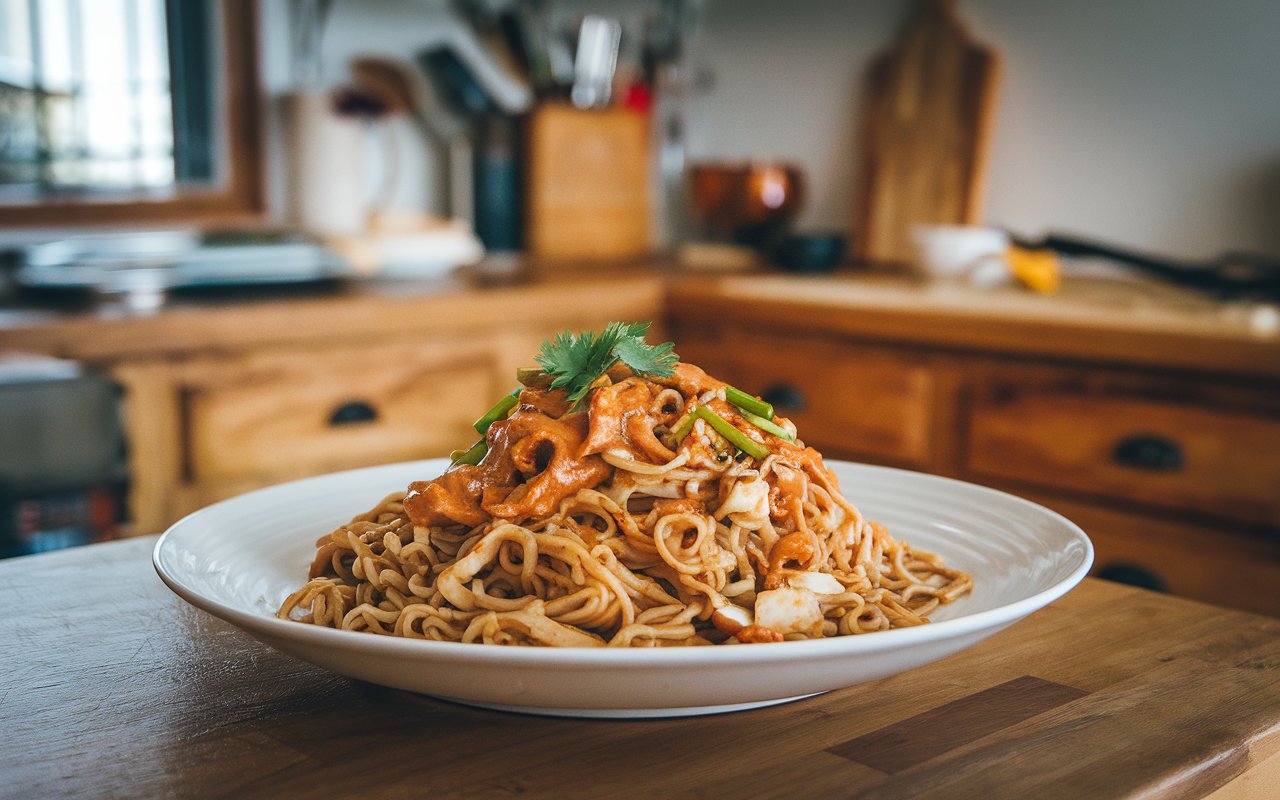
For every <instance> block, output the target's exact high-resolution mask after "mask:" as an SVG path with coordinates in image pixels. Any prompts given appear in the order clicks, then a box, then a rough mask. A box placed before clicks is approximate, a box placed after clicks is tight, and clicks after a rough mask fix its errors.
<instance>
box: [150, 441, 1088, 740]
mask: <svg viewBox="0 0 1280 800" xmlns="http://www.w3.org/2000/svg"><path fill="white" fill-rule="evenodd" d="M445 463H446V462H444V461H442V460H433V461H420V462H413V463H405V464H390V465H387V466H381V467H373V468H369V469H360V470H353V471H350V472H341V473H336V474H333V475H324V476H321V477H317V478H308V479H305V480H301V481H295V482H293V483H286V484H282V485H280V486H274V487H271V488H268V489H262V490H260V491H256V492H252V493H250V494H246V495H242V496H240V497H236V498H232V499H230V500H226V501H223V502H221V503H217V504H216V505H212V506H210V507H208V508H206V509H203V510H201V511H197V512H196V513H194V514H192V515H191V516H189V517H187V518H185V519H183V520H181V521H180V522H178V523H177V524H175V525H174V526H173V527H171V528H170V529H169V530H168V531H167V532H166V533H165V534H164V536H162V537H161V538H160V541H159V542H158V543H157V544H156V548H155V552H154V554H153V561H154V563H155V567H156V571H157V572H159V573H160V577H161V579H163V580H164V582H165V583H166V584H168V585H169V587H170V588H171V589H173V591H175V592H177V593H178V594H179V595H180V596H181V597H182V598H184V599H185V600H187V601H188V602H190V603H192V604H193V605H195V606H197V607H199V608H202V609H204V610H205V611H208V612H209V613H211V614H213V615H214V616H217V617H221V618H222V619H224V620H226V621H228V622H230V623H231V624H233V625H236V626H238V627H240V628H242V629H244V630H245V631H247V632H248V633H250V634H251V635H253V636H254V637H256V638H257V639H259V640H260V641H262V642H265V643H266V644H268V645H271V646H272V647H275V648H278V649H279V650H282V651H283V652H285V653H288V654H290V655H293V656H296V657H297V658H300V659H303V660H306V661H309V662H311V663H313V664H317V665H319V666H321V667H325V668H326V669H330V670H333V671H335V672H338V673H341V674H343V675H348V676H350V677H353V678H359V679H361V680H365V681H370V682H372V683H377V684H382V685H385V686H391V687H395V688H398V689H406V690H408V691H412V692H420V693H423V694H428V695H433V696H436V697H440V698H445V699H448V700H454V701H458V702H463V703H471V704H475V705H482V706H487V707H491V708H501V709H508V710H513V711H524V712H530V713H540V714H556V715H564V716H581V717H646V716H682V715H691V714H708V713H717V712H722V711H734V710H738V709H744V708H753V707H756V706H763V705H770V704H773V703H781V702H786V701H788V700H795V699H798V698H801V697H805V696H808V695H812V694H817V693H819V692H826V691H831V690H833V689H840V688H844V687H846V686H853V685H854V684H858V683H863V682H865V681H871V680H876V679H878V678H884V677H887V676H889V675H894V674H896V673H899V672H903V671H905V670H909V669H912V668H914V667H918V666H920V665H922V664H927V663H929V662H931V661H935V660H937V659H940V658H943V657H945V656H948V655H951V654H952V653H955V652H957V651H959V650H962V649H964V648H966V647H969V646H970V645H973V644H976V643H977V642H979V641H981V640H983V639H985V638H987V637H988V636H991V635H992V634H994V633H996V632H997V631H999V630H1001V629H1002V628H1004V627H1006V626H1008V625H1010V624H1011V623H1013V622H1016V621H1017V620H1019V619H1021V618H1023V617H1024V616H1026V615H1027V614H1030V613H1031V612H1032V611H1035V610H1037V609H1039V608H1041V607H1043V606H1045V605H1047V604H1048V603H1050V602H1052V601H1053V600H1055V599H1057V598H1058V597H1061V596H1062V595H1063V594H1065V593H1066V592H1067V591H1068V590H1070V589H1071V588H1072V587H1073V586H1075V585H1076V584H1077V583H1079V582H1080V580H1081V579H1082V578H1083V577H1084V576H1085V573H1086V572H1088V570H1089V567H1090V565H1091V564H1092V563H1093V546H1092V545H1091V544H1090V542H1089V539H1088V537H1087V536H1085V534H1084V532H1083V531H1081V530H1080V529H1079V528H1078V527H1076V526H1075V525H1074V524H1072V523H1071V522H1069V521H1068V520H1066V519H1064V518H1063V517H1061V516H1059V515H1058V514H1055V513H1053V512H1052V511H1049V510H1048V509H1046V508H1043V507H1041V506H1038V505H1036V504H1034V503H1031V502H1028V501H1026V500H1022V499H1020V498H1018V497H1014V496H1013V495H1009V494H1005V493H1003V492H998V491H995V490H993V489H987V488H984V487H981V486H975V485H973V484H969V483H962V482H960V481H955V480H950V479H947V478H939V477H936V476H932V475H923V474H920V473H915V472H906V471H903V470H896V469H888V468H885V467H873V466H867V465H861V464H849V463H841V462H828V464H829V466H831V467H832V469H834V470H835V472H836V474H837V476H839V478H840V486H841V488H842V489H843V490H844V494H845V496H846V497H848V498H849V500H850V501H852V502H853V503H854V504H855V505H857V506H858V507H859V508H860V509H861V510H862V512H863V514H865V515H866V516H868V517H869V518H871V519H875V520H878V521H880V522H883V523H885V524H886V525H888V527H889V531H890V533H891V534H892V535H893V536H894V537H895V538H900V539H905V540H906V541H907V542H909V543H910V544H911V545H913V546H915V547H918V548H920V549H924V550H929V551H932V552H936V553H939V554H940V555H942V557H943V558H944V559H945V561H946V563H947V564H948V565H951V566H954V567H957V568H960V569H963V570H966V571H968V572H971V573H973V575H974V583H975V586H974V589H973V592H972V594H970V595H969V596H967V597H964V598H962V599H960V600H958V601H957V602H955V603H954V604H952V605H950V606H944V607H942V608H941V609H940V610H939V611H938V612H937V613H936V614H935V615H934V617H933V619H934V623H933V624H930V625H923V626H920V627H915V628H902V629H897V630H891V631H882V632H879V633H872V634H866V635H862V636H844V637H838V638H832V639H824V640H818V641H802V642H779V643H776V644H752V645H736V646H735V645H728V646H719V647H680V648H659V649H606V648H601V649H596V648H565V649H555V648H525V647H497V646H493V645H480V644H459V643H456V642H428V641H422V640H412V639H401V638H396V637H390V636H378V635H375V634H369V633H356V632H351V631H337V630H332V629H329V628H321V627H316V626H312V625H302V624H299V623H297V622H288V621H284V620H280V619H277V618H276V617H275V610H276V609H277V608H278V607H279V605H280V603H281V601H282V600H283V599H284V598H285V597H286V596H287V595H288V594H289V593H290V592H292V591H293V590H295V589H297V588H298V587H299V586H301V585H302V583H303V582H304V581H305V579H306V573H307V567H308V565H309V564H310V563H311V560H312V556H313V555H314V552H315V540H316V539H317V538H319V537H320V536H322V535H324V534H325V533H327V532H328V531H330V530H332V529H333V528H335V527H337V525H338V524H340V523H342V522H345V521H346V520H349V519H350V518H352V517H353V516H355V515H357V514H359V513H363V512H364V511H367V510H368V509H370V508H372V507H373V506H374V505H375V504H376V503H377V502H378V501H379V500H380V499H381V498H382V497H383V496H385V495H386V494H388V493H389V492H391V491H394V490H396V489H400V488H404V487H407V486H408V485H409V483H410V482H411V481H413V480H420V479H425V478H431V477H433V476H435V475H437V474H439V473H440V471H441V470H442V469H443V468H444V466H445Z"/></svg>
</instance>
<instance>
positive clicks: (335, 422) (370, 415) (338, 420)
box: [329, 400, 378, 428]
mask: <svg viewBox="0 0 1280 800" xmlns="http://www.w3.org/2000/svg"><path fill="white" fill-rule="evenodd" d="M377 418H378V410H377V409H375V408H374V407H373V406H371V405H369V404H368V403H366V402H364V401H363V400H352V401H351V402H349V403H343V404H342V405H340V406H338V407H337V408H335V409H334V410H333V412H332V413H331V414H329V425H330V427H333V428H336V427H338V426H340V425H359V424H360V423H362V422H373V421H374V420H375V419H377Z"/></svg>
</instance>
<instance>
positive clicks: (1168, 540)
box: [1023, 491, 1280, 617]
mask: <svg viewBox="0 0 1280 800" xmlns="http://www.w3.org/2000/svg"><path fill="white" fill-rule="evenodd" d="M1023 493H1024V494H1027V495H1028V497H1029V499H1031V500H1033V501H1036V502H1038V503H1041V504H1043V505H1045V506H1048V507H1049V508H1052V509H1053V510H1054V511H1057V512H1058V513H1060V514H1062V515H1063V516H1065V517H1067V518H1068V519H1070V520H1071V521H1072V522H1074V523H1076V524H1077V525H1079V526H1080V527H1081V528H1083V529H1084V531H1085V533H1087V534H1088V535H1089V538H1090V539H1091V540H1092V541H1093V546H1094V549H1095V558H1094V562H1093V570H1092V574H1093V575H1095V576H1100V577H1107V578H1111V579H1113V580H1120V581H1122V582H1124V583H1132V584H1136V585H1139V586H1145V587H1146V588H1157V589H1160V590H1164V591H1168V592H1170V593H1172V594H1176V595H1178V596H1180V597H1189V598H1191V599H1193V600H1199V601H1201V602H1204V603H1211V604H1213V605H1217V606H1228V607H1230V608H1238V609H1241V610H1243V611H1253V612H1257V613H1261V614H1270V615H1271V616H1274V617H1280V592H1275V591H1268V588H1269V587H1274V586H1280V541H1277V540H1275V539H1273V538H1266V537H1253V536H1244V535H1240V534H1238V533H1236V532H1234V531H1232V530H1230V529H1229V528H1226V529H1224V528H1212V527H1205V526H1202V525H1196V524H1192V523H1187V522H1185V521H1182V520H1176V519H1160V518H1157V517H1154V516H1151V515H1142V514H1132V513H1126V512H1124V511H1116V510H1111V509H1103V508H1098V507H1097V506H1092V505H1089V504H1087V503H1081V502H1072V501H1066V500H1062V499H1061V498H1058V497H1053V496H1050V495H1041V494H1037V493H1035V492H1034V491H1033V492H1023Z"/></svg>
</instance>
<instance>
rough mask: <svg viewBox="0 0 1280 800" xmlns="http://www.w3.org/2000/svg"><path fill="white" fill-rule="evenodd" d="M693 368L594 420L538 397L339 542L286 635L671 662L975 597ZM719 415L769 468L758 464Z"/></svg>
mask: <svg viewBox="0 0 1280 800" xmlns="http://www.w3.org/2000/svg"><path fill="white" fill-rule="evenodd" d="M725 388H726V387H725V385H724V384H723V383H721V382H719V381H716V380H715V379H713V378H710V377H709V376H707V375H706V374H705V373H703V372H702V371H701V370H699V369H697V368H696V367H692V366H690V365H687V364H680V365H678V367H677V370H676V374H675V376H673V377H672V378H670V379H651V378H647V377H641V376H634V375H629V376H628V375H622V376H619V380H616V381H614V382H612V383H611V384H609V385H606V386H602V387H600V388H597V389H595V390H593V392H592V394H591V395H590V396H589V398H588V400H589V402H588V403H587V404H586V407H585V409H582V410H572V411H571V410H570V409H568V408H566V403H564V401H563V398H562V397H560V398H557V397H556V396H555V395H556V394H561V395H562V394H563V393H562V392H560V393H557V392H547V391H542V390H536V389H530V390H526V391H525V392H524V393H523V394H522V395H521V397H520V403H519V405H517V407H516V408H515V409H514V410H513V412H512V413H511V414H510V416H509V417H508V418H507V419H505V420H502V421H500V422H497V423H495V424H494V425H493V426H492V427H491V428H490V429H489V432H488V443H489V450H488V453H487V455H486V456H485V458H484V460H483V461H482V462H481V463H480V464H478V465H455V466H453V467H451V468H450V469H449V470H448V471H446V473H445V474H444V475H442V476H441V477H440V478H437V479H435V480H433V481H425V482H419V483H415V484H413V485H412V486H411V487H409V490H408V491H407V492H406V491H399V492H396V493H394V494H391V495H389V496H387V497H386V498H384V499H383V500H382V502H380V503H379V504H378V505H377V507H375V508H374V509H372V510H371V511H369V512H368V513H366V514H363V515H361V516H359V517H356V518H355V519H354V520H352V521H351V522H349V523H347V524H345V525H342V526H340V527H339V528H337V529H336V530H334V531H333V532H332V533H330V534H328V535H327V536H324V537H322V538H321V539H320V540H319V542H318V543H317V547H318V551H317V553H316V557H315V561H314V563H313V564H312V567H311V571H310V580H309V581H308V582H307V583H306V585H304V586H303V587H302V588H301V589H299V590H298V591H296V592H294V593H293V594H292V595H290V596H289V597H288V598H287V599H286V600H285V601H284V603H283V604H282V606H281V608H280V609H279V612H278V616H280V617H281V618H283V619H293V620H297V621H300V622H305V623H310V624H315V625H323V626H328V627H332V628H340V629H346V630H353V631H367V632H371V633H377V634H386V635H394V636H403V637H410V638H423V639H435V640H442V641H455V642H483V643H492V644H511V645H542V646H561V647H563V646H605V645H608V646H620V647H637V646H641V647H643V646H670V645H692V644H719V643H738V642H771V641H782V640H786V639H805V638H819V637H829V636H842V635H848V634H859V633H867V632H871V631H881V630H886V629H889V628H897V627H904V626H911V625H919V624H922V623H925V622H927V621H928V619H927V616H928V615H929V614H930V613H932V612H933V610H934V609H935V608H937V606H938V605H939V604H941V603H949V602H951V601H952V600H954V599H956V598H957V597H959V596H961V595H963V594H965V593H966V592H968V591H969V589H970V588H971V586H972V579H971V577H970V576H969V575H968V574H966V573H963V572H960V571H958V570H954V569H950V568H948V567H946V566H945V565H944V564H943V563H942V562H941V560H940V559H939V558H938V557H937V556H936V555H933V554H931V553H925V552H921V551H918V550H913V549H912V548H910V547H909V546H908V545H907V544H905V543H904V542H901V541H897V540H895V539H894V538H893V537H892V536H890V534H889V532H888V531H887V530H886V529H885V528H884V526H882V525H880V524H878V523H875V522H871V521H868V520H866V519H864V518H863V516H862V515H861V514H860V513H859V512H858V509H857V508H855V507H854V506H853V505H852V504H851V503H850V502H849V501H848V500H846V499H845V497H844V496H843V495H842V494H841V492H840V488H839V486H838V485H837V482H836V478H835V476H834V475H833V474H832V473H831V471H830V470H829V469H828V468H827V467H826V466H824V465H823V463H822V458H821V456H820V455H819V454H818V453H817V452H816V451H815V450H813V449H812V448H809V447H806V446H805V445H804V444H803V442H801V441H800V440H799V439H794V438H793V437H794V436H795V433H796V432H795V429H794V426H793V425H792V424H791V423H790V422H789V421H787V420H785V419H780V418H779V419H778V420H776V422H777V423H778V424H780V425H781V427H782V428H783V429H784V430H785V431H786V432H787V434H788V436H787V437H782V436H775V435H772V434H769V433H767V432H765V431H764V430H761V429H760V428H757V427H755V426H753V425H752V424H751V423H750V422H749V421H747V420H746V419H744V418H743V417H742V416H740V415H739V412H738V409H736V408H735V407H734V406H733V405H731V404H730V403H728V402H727V401H726V399H725ZM698 405H703V406H707V407H708V408H709V409H710V410H713V411H715V412H716V413H717V414H718V415H719V416H721V417H722V418H724V419H726V420H728V421H730V422H732V423H733V425H734V427H736V428H738V429H739V430H740V431H741V432H743V433H744V434H745V435H747V436H749V437H750V438H752V439H753V440H754V441H757V442H759V443H761V444H763V445H765V446H766V447H767V448H768V454H767V455H766V456H764V457H763V458H759V459H757V458H752V457H747V456H745V455H744V454H743V453H741V452H739V451H737V450H736V449H735V448H734V447H733V446H731V445H729V444H728V442H726V441H725V440H724V439H723V438H722V437H721V436H720V435H719V434H718V433H716V432H715V431H714V430H713V428H712V427H711V426H710V425H708V424H707V423H706V421H704V420H703V419H698V420H697V421H696V422H695V423H694V424H693V427H692V430H690V431H689V433H688V434H687V435H685V436H684V437H683V438H682V439H681V440H679V441H676V440H675V439H674V437H673V436H672V429H673V428H674V427H675V426H676V424H677V423H678V422H679V421H680V420H681V419H683V418H684V416H685V414H686V413H687V412H688V411H690V410H691V409H692V408H694V407H696V406H698Z"/></svg>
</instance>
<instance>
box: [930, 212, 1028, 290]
mask: <svg viewBox="0 0 1280 800" xmlns="http://www.w3.org/2000/svg"><path fill="white" fill-rule="evenodd" d="M911 234H912V241H913V243H914V244H915V252H916V259H915V265H916V268H917V269H918V270H920V272H921V273H922V274H923V275H924V276H925V277H928V278H935V279H948V280H969V281H976V282H980V283H989V282H993V281H992V280H991V278H992V277H993V276H995V275H996V274H997V273H999V274H1000V275H1003V274H1006V273H1007V271H1008V268H1007V267H1006V266H1005V261H1004V256H1005V253H1006V252H1007V251H1008V250H1009V234H1007V233H1005V232H1004V231H1002V230H998V229H996V228H981V227H977V226H972V225H916V226H915V227H913V228H912V230H911Z"/></svg>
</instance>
